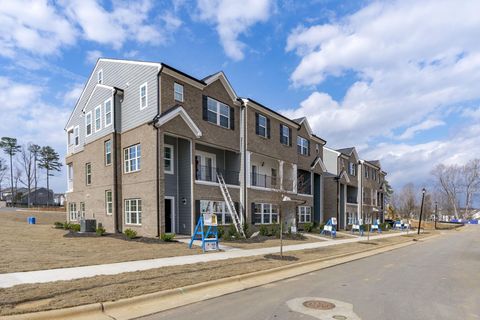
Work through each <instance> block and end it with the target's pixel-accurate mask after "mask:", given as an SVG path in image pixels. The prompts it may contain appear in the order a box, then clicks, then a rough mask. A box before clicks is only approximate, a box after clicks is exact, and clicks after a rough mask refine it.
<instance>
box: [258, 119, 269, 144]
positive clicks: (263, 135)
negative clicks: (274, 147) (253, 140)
mask: <svg viewBox="0 0 480 320" xmlns="http://www.w3.org/2000/svg"><path fill="white" fill-rule="evenodd" d="M257 115H258V128H259V129H258V135H259V136H260V137H264V138H267V137H268V118H267V117H266V116H264V115H263V114H260V113H257ZM260 117H262V118H264V119H265V126H262V125H261V124H260ZM260 128H263V129H265V134H260Z"/></svg>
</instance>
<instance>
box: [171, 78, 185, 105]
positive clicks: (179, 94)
mask: <svg viewBox="0 0 480 320" xmlns="http://www.w3.org/2000/svg"><path fill="white" fill-rule="evenodd" d="M173 91H174V92H173V93H174V96H175V100H176V101H179V102H183V86H182V85H181V84H178V83H176V82H175V83H174V84H173Z"/></svg>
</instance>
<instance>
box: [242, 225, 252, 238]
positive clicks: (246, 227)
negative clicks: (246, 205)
mask: <svg viewBox="0 0 480 320" xmlns="http://www.w3.org/2000/svg"><path fill="white" fill-rule="evenodd" d="M243 233H244V234H245V237H247V238H250V232H249V229H248V223H244V224H243Z"/></svg>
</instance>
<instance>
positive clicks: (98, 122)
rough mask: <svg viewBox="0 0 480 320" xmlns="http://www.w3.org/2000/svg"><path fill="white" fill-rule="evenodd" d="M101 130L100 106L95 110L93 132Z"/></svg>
mask: <svg viewBox="0 0 480 320" xmlns="http://www.w3.org/2000/svg"><path fill="white" fill-rule="evenodd" d="M101 129H102V106H97V107H96V108H95V132H97V131H100V130H101Z"/></svg>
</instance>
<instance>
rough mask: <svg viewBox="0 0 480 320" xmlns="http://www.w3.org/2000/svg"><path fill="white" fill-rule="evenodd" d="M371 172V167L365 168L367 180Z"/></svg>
mask: <svg viewBox="0 0 480 320" xmlns="http://www.w3.org/2000/svg"><path fill="white" fill-rule="evenodd" d="M369 171H370V168H369V167H365V178H367V179H368V176H369V174H370V172H369Z"/></svg>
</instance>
